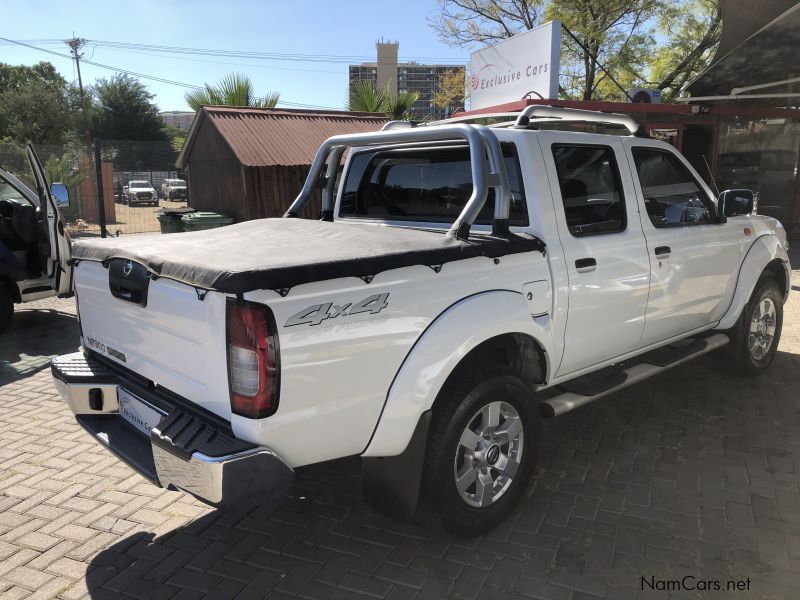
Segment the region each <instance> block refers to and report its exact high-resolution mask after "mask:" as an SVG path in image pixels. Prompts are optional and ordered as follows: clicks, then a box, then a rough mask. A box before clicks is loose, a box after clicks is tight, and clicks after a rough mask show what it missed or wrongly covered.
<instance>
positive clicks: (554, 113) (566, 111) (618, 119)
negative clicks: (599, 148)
mask: <svg viewBox="0 0 800 600" xmlns="http://www.w3.org/2000/svg"><path fill="white" fill-rule="evenodd" d="M532 117H533V118H536V117H538V118H550V119H562V120H564V121H581V122H584V123H586V122H588V123H607V124H609V125H621V126H622V127H625V128H626V129H627V130H628V131H630V132H631V133H636V132H637V131H639V123H637V122H636V119H634V118H633V117H629V116H628V115H621V114H619V113H605V112H601V111H599V110H581V109H578V108H562V107H560V106H547V105H541V104H533V105H531V106H526V107H525V108H524V109H523V111H522V112H521V113H520V115H519V117H517V123H516V125H517V126H521V127H525V126H527V125H528V122H529V121H530V119H531V118H532Z"/></svg>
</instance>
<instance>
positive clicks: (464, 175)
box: [339, 144, 528, 225]
mask: <svg viewBox="0 0 800 600" xmlns="http://www.w3.org/2000/svg"><path fill="white" fill-rule="evenodd" d="M502 148H503V156H504V157H505V164H506V171H507V172H508V183H509V186H510V187H511V209H510V212H509V223H510V224H512V225H527V224H528V211H527V205H526V203H525V194H524V191H523V189H522V177H521V175H520V169H519V161H518V160H517V154H516V149H515V147H514V145H513V144H502ZM471 194H472V170H471V163H470V153H469V148H468V147H467V146H448V147H438V148H404V149H394V150H378V151H366V152H361V153H358V154H356V155H354V156H353V158H352V159H351V161H350V168H349V170H348V173H347V179H346V181H345V184H344V189H343V190H342V200H341V204H340V208H339V216H340V217H357V218H370V219H386V220H395V221H427V222H429V223H452V222H453V221H454V220H455V219H456V218H457V217H458V216H459V215H460V214H461V211H462V210H463V208H464V205H465V204H466V203H467V200H468V199H469V197H470V195H471ZM494 195H495V190H494V189H493V188H490V189H489V195H488V197H487V198H486V203H485V204H484V205H483V208H482V209H481V212H480V214H479V215H478V218H477V219H476V220H475V223H477V224H489V223H491V222H492V217H493V215H494Z"/></svg>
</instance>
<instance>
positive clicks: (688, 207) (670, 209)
mask: <svg viewBox="0 0 800 600" xmlns="http://www.w3.org/2000/svg"><path fill="white" fill-rule="evenodd" d="M632 152H633V160H634V162H635V163H636V172H637V174H638V176H639V183H640V184H641V186H642V195H643V196H644V205H645V207H646V208H647V215H648V216H649V217H650V222H651V223H652V224H653V225H655V226H656V227H675V226H683V225H695V224H702V223H708V222H710V221H712V220H713V218H714V215H715V214H716V209H715V207H714V204H713V202H711V199H710V198H709V197H708V195H707V194H706V193H705V191H704V190H703V188H702V187H700V185H699V184H698V182H697V180H696V179H695V178H694V176H693V175H692V173H691V172H690V171H689V169H688V168H686V165H684V164H683V163H682V162H681V161H680V160H679V159H678V157H677V156H675V155H674V154H672V153H671V152H667V151H666V150H660V149H657V148H644V147H638V148H633V150H632Z"/></svg>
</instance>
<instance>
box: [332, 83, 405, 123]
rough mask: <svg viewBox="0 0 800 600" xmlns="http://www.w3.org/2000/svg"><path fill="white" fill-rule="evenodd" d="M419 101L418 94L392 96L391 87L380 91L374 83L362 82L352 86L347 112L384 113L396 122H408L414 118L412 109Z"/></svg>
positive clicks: (401, 93) (403, 93)
mask: <svg viewBox="0 0 800 600" xmlns="http://www.w3.org/2000/svg"><path fill="white" fill-rule="evenodd" d="M418 99H419V94H418V93H417V92H400V93H399V94H395V95H394V96H392V94H391V92H390V91H389V86H388V85H387V86H386V89H384V90H379V89H378V87H377V86H376V85H375V82H374V81H371V80H366V79H365V80H362V81H357V82H354V83H353V84H352V85H351V86H350V96H349V97H348V100H347V110H352V111H359V112H374V113H384V114H385V115H386V116H387V117H389V118H390V119H392V120H395V121H408V120H410V119H412V118H413V117H414V115H413V114H412V111H411V109H412V107H413V106H414V103H415V102H416V101H417V100H418Z"/></svg>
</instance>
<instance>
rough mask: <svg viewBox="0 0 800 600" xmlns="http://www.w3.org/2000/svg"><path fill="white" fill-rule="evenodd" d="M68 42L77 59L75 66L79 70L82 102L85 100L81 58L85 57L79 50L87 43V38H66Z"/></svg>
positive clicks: (74, 57)
mask: <svg viewBox="0 0 800 600" xmlns="http://www.w3.org/2000/svg"><path fill="white" fill-rule="evenodd" d="M66 44H67V46H69V47H70V50H72V58H73V59H75V68H76V69H77V71H78V89H79V90H80V91H81V102H83V100H84V95H83V80H81V58H83V54H80V53H79V52H80V49H81V48H83V47H84V46H85V45H86V40H85V39H83V38H72V39H69V40H66Z"/></svg>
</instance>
